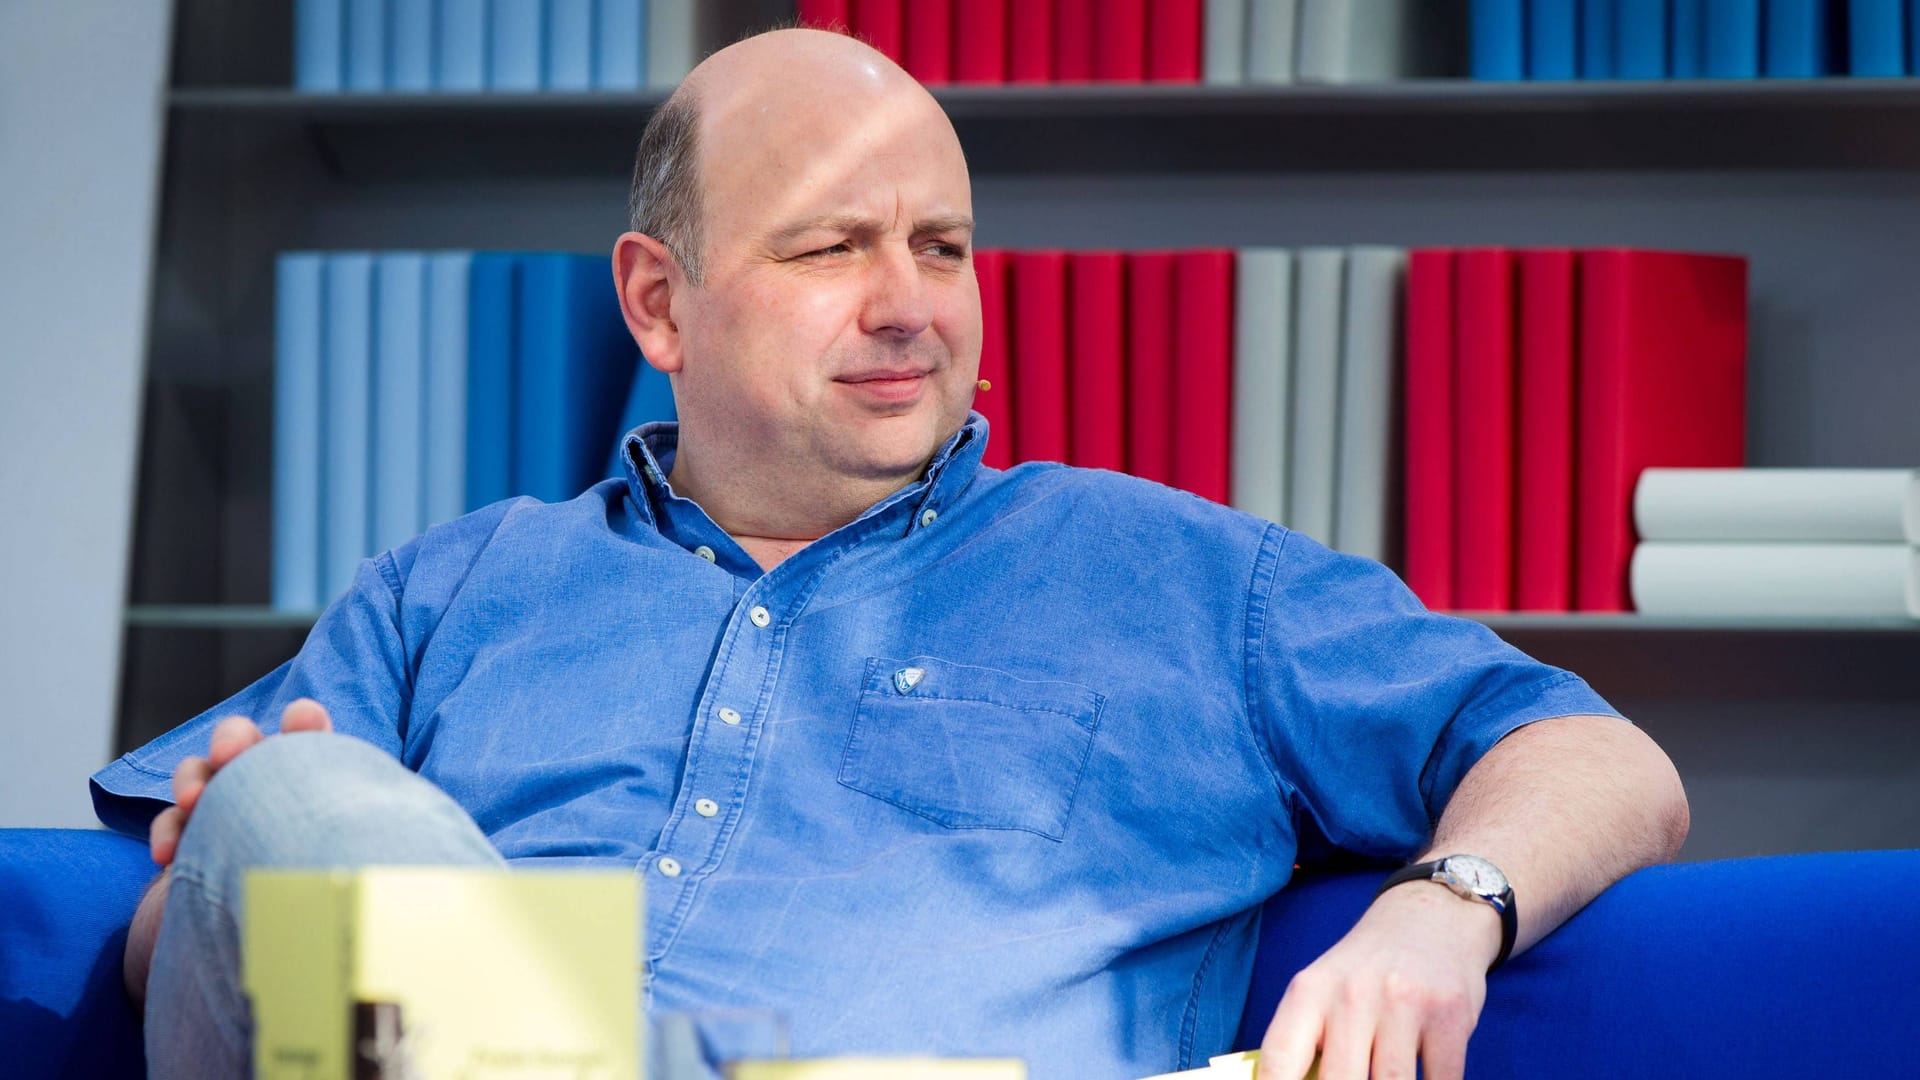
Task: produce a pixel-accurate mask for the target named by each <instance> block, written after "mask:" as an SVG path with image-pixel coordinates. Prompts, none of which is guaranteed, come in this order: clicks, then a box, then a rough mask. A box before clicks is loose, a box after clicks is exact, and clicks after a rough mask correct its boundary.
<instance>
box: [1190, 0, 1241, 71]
mask: <svg viewBox="0 0 1920 1080" xmlns="http://www.w3.org/2000/svg"><path fill="white" fill-rule="evenodd" d="M1247 15H1248V11H1247V0H1207V9H1206V13H1205V15H1204V16H1203V19H1202V28H1203V31H1204V35H1205V38H1206V41H1205V45H1204V47H1203V53H1202V59H1201V63H1200V67H1201V71H1202V72H1203V76H1202V81H1204V82H1205V83H1206V84H1207V85H1208V86H1238V85H1240V84H1241V83H1243V82H1246V81H1247Z"/></svg>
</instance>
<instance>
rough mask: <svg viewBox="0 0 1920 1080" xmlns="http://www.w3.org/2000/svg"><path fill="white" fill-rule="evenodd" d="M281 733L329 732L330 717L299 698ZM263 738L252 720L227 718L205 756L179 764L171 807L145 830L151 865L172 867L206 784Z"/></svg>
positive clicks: (283, 719) (288, 711)
mask: <svg viewBox="0 0 1920 1080" xmlns="http://www.w3.org/2000/svg"><path fill="white" fill-rule="evenodd" d="M280 730H281V732H282V733H291V732H296V731H332V730H333V718H332V717H330V716H328V715H327V710H326V709H325V708H324V707H322V706H321V704H320V703H319V702H317V701H315V700H313V699H312V698H300V699H299V700H297V701H295V702H293V703H292V704H290V705H288V706H287V708H286V711H285V712H283V713H281V714H280ZM265 739H266V736H265V735H263V734H261V733H260V728H259V726H258V725H256V724H255V723H254V722H253V721H252V720H249V719H247V718H246V717H244V716H229V717H227V718H226V719H225V720H222V721H220V723H219V724H218V725H216V726H215V727H214V729H213V737H212V738H211V739H209V740H208V746H207V756H206V757H204V758H197V757H190V758H186V759H185V760H183V761H181V762H180V765H179V767H178V768H176V769H174V770H173V805H172V806H170V807H168V808H166V809H165V810H162V811H160V813H159V815H158V816H156V817H155V818H154V819H153V825H152V826H151V827H149V829H148V830H147V843H148V845H150V846H151V847H152V848H153V861H154V862H156V863H159V864H160V865H161V866H171V865H173V855H174V852H176V851H178V850H179V849H180V834H181V833H182V832H184V831H185V830H186V827H187V819H188V818H190V817H192V816H193V808H194V807H195V806H196V805H198V804H199V802H200V793H201V792H203V791H205V790H207V781H209V780H211V779H213V774H214V773H217V772H219V771H220V770H221V769H224V768H226V767H227V763H228V762H230V761H232V760H233V759H234V758H237V757H239V756H240V754H241V752H242V751H244V750H246V749H248V748H249V747H252V746H255V745H257V744H259V743H260V742H262V741H264V740H265Z"/></svg>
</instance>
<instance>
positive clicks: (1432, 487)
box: [1406, 248, 1455, 611]
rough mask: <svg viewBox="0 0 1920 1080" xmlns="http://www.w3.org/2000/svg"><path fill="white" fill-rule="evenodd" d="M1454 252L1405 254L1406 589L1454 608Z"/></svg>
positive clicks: (1440, 605)
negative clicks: (1406, 255)
mask: <svg viewBox="0 0 1920 1080" xmlns="http://www.w3.org/2000/svg"><path fill="white" fill-rule="evenodd" d="M1454 261H1455V259H1454V253H1453V252H1451V251H1448V250H1446V249H1444V248H1422V249H1416V250H1414V251H1413V252H1411V253H1410V254H1409V255H1408V257H1407V386H1406V395H1407V419H1406V424H1407V429H1406V436H1407V440H1406V456H1407V461H1406V477H1407V511H1406V513H1407V587H1408V588H1410V589H1412V590H1413V592H1414V595H1416V596H1418V597H1419V598H1420V602H1421V603H1423V604H1425V605H1427V607H1429V608H1432V609H1433V610H1435V611H1446V610H1449V609H1451V608H1452V607H1453V337H1454V334H1453V277H1454Z"/></svg>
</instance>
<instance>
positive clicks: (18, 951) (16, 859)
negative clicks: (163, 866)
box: [0, 829, 157, 1077]
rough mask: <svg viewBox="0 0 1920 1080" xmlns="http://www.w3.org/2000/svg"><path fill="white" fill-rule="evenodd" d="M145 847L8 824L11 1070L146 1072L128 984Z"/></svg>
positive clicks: (4, 840)
mask: <svg viewBox="0 0 1920 1080" xmlns="http://www.w3.org/2000/svg"><path fill="white" fill-rule="evenodd" d="M155 873H157V868H156V867H155V866H154V865H153V860H152V859H151V858H149V857H148V854H147V846H146V845H145V844H143V843H141V842H140V841H137V840H131V839H128V838H127V837H124V836H119V835H116V834H114V833H109V832H97V831H92V830H85V829H0V1047H4V1048H5V1049H6V1061H5V1065H4V1067H3V1068H0V1071H4V1072H6V1073H7V1075H9V1076H23V1077H24V1076H49V1077H51V1076H100V1077H113V1076H128V1077H132V1076H143V1075H145V1074H146V1064H145V1059H144V1057H143V1055H142V1051H141V1045H140V1023H139V1018H138V1017H136V1016H135V1015H134V1012H133V1009H132V1007H131V1005H130V1004H129V1003H128V1001H127V996H126V992H125V990H124V989H123V988H122V980H121V976H120V963H121V955H122V953H123V952H124V951H125V949H126V940H127V924H128V923H129V922H130V921H132V919H133V910H134V908H135V907H137V906H138V904H139V901H140V895H141V893H142V892H144V891H145V889H146V886H147V883H148V882H149V881H151V880H152V879H153V877H154V875H155Z"/></svg>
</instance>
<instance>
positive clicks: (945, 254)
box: [926, 244, 967, 259]
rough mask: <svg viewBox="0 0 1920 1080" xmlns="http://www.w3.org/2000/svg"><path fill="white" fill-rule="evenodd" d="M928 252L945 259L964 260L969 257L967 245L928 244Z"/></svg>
mask: <svg viewBox="0 0 1920 1080" xmlns="http://www.w3.org/2000/svg"><path fill="white" fill-rule="evenodd" d="M926 250H927V251H929V252H931V253H932V254H934V255H938V256H940V257H941V258H943V259H964V258H966V257H967V248H966V245H965V244H928V245H927V248H926Z"/></svg>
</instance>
